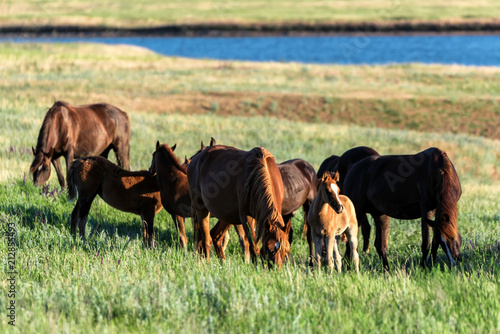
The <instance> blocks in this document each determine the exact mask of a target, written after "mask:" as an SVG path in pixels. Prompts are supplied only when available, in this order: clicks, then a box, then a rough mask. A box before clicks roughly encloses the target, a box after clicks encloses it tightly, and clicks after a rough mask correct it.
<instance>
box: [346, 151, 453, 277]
mask: <svg viewBox="0 0 500 334" xmlns="http://www.w3.org/2000/svg"><path fill="white" fill-rule="evenodd" d="M343 191H344V194H345V195H347V196H348V197H349V198H350V199H351V200H352V202H353V203H354V206H355V208H356V215H357V219H358V221H360V220H361V219H364V220H366V213H369V214H371V215H372V217H373V219H374V220H375V227H376V238H375V248H376V249H377V252H378V254H379V256H380V257H381V258H382V261H383V265H384V268H386V269H388V268H389V263H388V262H387V241H388V237H389V221H390V217H393V218H397V219H417V218H421V227H422V265H425V263H426V260H427V255H428V253H429V248H430V227H432V228H433V230H434V237H433V241H432V252H431V254H432V259H433V261H435V259H436V254H437V249H438V247H439V245H441V247H442V248H443V250H444V251H445V253H446V255H447V256H448V259H449V260H450V264H451V265H454V264H455V261H456V260H457V259H459V258H460V257H461V254H460V247H461V244H462V240H461V237H460V235H459V233H458V226H457V212H458V200H459V199H460V196H461V194H462V188H461V186H460V180H459V178H458V175H457V173H456V171H455V168H454V167H453V164H452V163H451V161H450V159H449V158H448V155H447V154H446V153H445V152H443V151H441V150H440V149H438V148H434V147H433V148H429V149H427V150H425V151H422V152H420V153H417V154H415V155H387V156H370V157H367V158H365V159H363V160H361V161H360V162H358V163H356V164H354V165H353V166H352V167H351V169H350V170H349V172H348V173H347V176H346V178H345V183H344V189H343ZM434 213H435V220H434V221H433V220H431V218H432V216H433V215H434Z"/></svg>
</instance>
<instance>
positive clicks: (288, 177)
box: [214, 159, 318, 258]
mask: <svg viewBox="0 0 500 334" xmlns="http://www.w3.org/2000/svg"><path fill="white" fill-rule="evenodd" d="M277 166H278V170H279V171H280V174H281V178H282V180H283V187H284V198H283V203H282V209H281V214H282V216H283V221H284V222H285V224H287V225H288V224H290V225H291V219H292V217H294V216H295V211H297V210H298V209H299V208H300V207H302V209H303V211H304V228H303V229H304V234H306V236H307V242H308V245H309V250H310V255H311V258H312V256H313V246H312V238H311V234H310V233H309V229H308V228H307V213H308V212H309V208H310V207H311V203H312V201H313V200H314V198H315V197H316V193H317V191H318V182H317V177H316V171H315V170H314V167H313V166H312V165H311V164H310V163H308V162H307V161H305V160H302V159H292V160H288V161H285V162H282V163H279V164H278V165H277ZM248 223H249V224H250V230H251V231H254V230H255V228H254V226H255V222H254V220H253V219H251V220H249V221H248ZM216 226H217V225H216ZM235 228H236V230H237V231H238V235H240V234H241V231H240V228H242V226H241V225H239V226H238V225H235ZM214 229H217V228H216V227H214ZM252 237H253V238H254V239H255V235H254V234H252ZM292 240H293V229H292V228H290V234H289V242H290V244H291V243H292ZM240 242H241V240H240ZM226 244H227V239H225V240H224V246H223V248H224V249H225V246H226ZM247 244H248V242H247V243H245V244H244V245H245V246H246V245H247ZM244 245H243V244H242V247H245V246H244ZM254 246H255V245H254ZM244 249H245V248H244ZM254 252H255V253H258V252H259V249H258V248H257V247H256V248H255V250H254ZM245 254H247V250H246V249H245Z"/></svg>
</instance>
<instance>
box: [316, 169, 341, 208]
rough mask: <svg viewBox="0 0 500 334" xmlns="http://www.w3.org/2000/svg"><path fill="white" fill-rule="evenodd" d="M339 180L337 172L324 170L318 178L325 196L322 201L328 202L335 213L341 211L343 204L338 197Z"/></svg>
mask: <svg viewBox="0 0 500 334" xmlns="http://www.w3.org/2000/svg"><path fill="white" fill-rule="evenodd" d="M338 181H339V172H338V171H336V172H329V171H326V172H325V173H324V174H323V176H322V177H321V180H320V188H323V193H324V196H325V199H324V201H325V202H326V203H328V204H329V205H330V206H331V207H332V209H333V210H335V212H336V213H342V211H343V210H344V206H343V205H342V202H341V201H340V198H339V192H340V188H339V186H338V184H337V182H338Z"/></svg>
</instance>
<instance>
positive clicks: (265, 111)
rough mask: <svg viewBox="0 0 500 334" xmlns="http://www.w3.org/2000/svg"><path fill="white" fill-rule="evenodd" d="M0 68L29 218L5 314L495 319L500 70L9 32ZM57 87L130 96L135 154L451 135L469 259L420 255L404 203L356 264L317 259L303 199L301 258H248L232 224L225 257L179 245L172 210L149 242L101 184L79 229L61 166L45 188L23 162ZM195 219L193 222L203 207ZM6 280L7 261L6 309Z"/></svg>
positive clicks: (67, 92)
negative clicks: (62, 41) (29, 39)
mask: <svg viewBox="0 0 500 334" xmlns="http://www.w3.org/2000/svg"><path fill="white" fill-rule="evenodd" d="M0 72H1V73H2V76H1V77H0V222H1V224H2V227H3V228H6V227H7V226H8V224H14V225H13V226H15V229H16V233H17V244H16V272H17V273H16V281H15V284H16V294H15V302H16V304H15V306H16V327H15V328H14V327H11V326H8V324H7V323H8V321H9V319H8V318H7V313H6V312H5V311H3V312H2V315H1V316H0V322H1V325H2V326H1V327H0V332H8V333H11V332H12V333H18V332H19V333H44V332H68V333H70V332H71V333H87V332H91V331H92V332H107V333H118V332H165V333H170V332H173V333H178V332H182V333H192V332H209V333H214V332H244V333H246V332H262V333H267V332H273V333H276V332H300V333H302V332H305V333H318V332H326V331H333V330H335V331H339V332H342V333H351V332H360V333H366V332H380V333H386V332H419V333H420V332H431V331H432V332H439V333H448V332H463V333H471V332H473V333H491V332H499V331H500V207H499V204H498V198H500V182H499V175H500V141H499V138H500V135H499V132H498V123H499V118H500V116H499V111H498V108H497V101H496V99H495V97H496V96H497V95H498V94H497V90H498V83H499V81H500V70H498V69H496V68H476V67H461V66H425V65H418V64H415V65H394V66H360V67H358V66H345V67H344V66H316V65H315V66H313V65H299V64H279V63H269V64H258V63H241V62H220V61H208V60H188V59H181V58H165V57H160V56H158V55H156V54H153V53H150V52H148V51H145V50H142V49H138V48H133V47H126V46H117V47H112V46H102V45H82V44H74V45H38V44H34V45H16V44H3V45H2V49H0ZM381 96H383V97H381ZM56 99H63V100H67V101H68V102H72V103H75V104H84V103H89V102H91V101H92V102H97V101H108V102H111V103H113V104H115V105H117V106H118V107H120V108H123V109H124V110H126V111H127V112H128V113H129V116H130V120H131V127H132V133H131V167H132V168H133V169H147V168H148V167H149V165H150V162H151V153H152V152H153V150H154V145H155V143H156V140H160V142H167V143H169V144H174V143H177V145H178V148H177V150H176V153H178V155H179V156H180V157H184V155H188V156H189V155H191V154H192V153H194V152H195V150H196V149H197V148H199V144H200V140H204V141H205V142H207V141H209V139H210V136H213V137H215V138H216V139H217V141H218V143H220V144H228V145H233V146H236V147H240V148H243V149H250V148H252V147H254V146H257V145H260V146H264V147H266V148H268V149H269V150H270V151H271V152H272V153H273V154H274V155H275V156H276V159H277V161H284V160H287V159H290V158H303V159H305V160H307V161H309V162H311V163H312V164H313V165H314V166H315V167H316V168H317V167H318V166H319V164H320V163H321V162H322V161H323V160H324V159H325V158H326V157H328V156H329V155H331V154H337V155H339V154H341V153H342V152H344V151H345V150H347V149H349V148H351V147H354V146H358V145H367V146H371V147H373V148H375V149H376V150H377V151H379V152H380V153H382V154H392V153H410V152H417V151H420V150H422V149H425V148H427V147H431V146H437V147H440V148H442V149H444V150H446V151H447V152H448V154H449V156H450V158H451V160H452V161H453V163H454V165H455V168H456V170H457V172H458V174H459V176H460V180H461V182H462V188H463V195H462V198H461V200H460V202H459V222H458V224H459V229H460V233H461V235H462V237H463V247H462V253H463V255H464V260H463V262H462V263H460V264H459V265H458V266H457V267H454V268H451V269H450V268H448V266H447V262H446V258H445V256H444V253H443V252H442V251H441V250H440V251H439V253H438V265H437V266H435V267H434V268H433V269H432V270H424V269H422V268H420V266H419V261H420V241H421V236H420V222H418V221H397V220H393V221H392V224H391V233H390V239H389V250H388V257H389V261H390V265H391V267H392V268H393V270H392V271H391V272H390V273H384V271H383V269H382V265H381V261H380V260H379V259H378V256H377V255H376V254H375V253H376V252H375V251H374V250H372V251H371V252H370V253H368V254H361V259H360V261H361V268H360V274H359V275H358V276H357V275H355V274H354V273H352V272H344V273H342V274H340V275H339V274H336V273H328V272H326V271H317V270H311V269H309V268H308V266H307V244H306V242H305V239H304V238H303V237H302V236H301V235H300V233H299V232H298V231H300V230H301V228H302V221H303V218H302V213H301V212H298V214H297V215H296V217H295V218H294V220H293V226H294V229H295V231H296V233H295V238H294V241H293V243H292V258H291V260H290V261H289V262H288V264H287V265H285V266H284V267H283V268H282V269H281V270H279V271H274V270H271V271H269V270H267V269H264V268H263V267H261V266H260V265H252V264H245V263H244V262H243V260H242V253H241V250H240V249H239V245H238V241H237V237H236V234H235V233H234V232H232V234H231V240H230V244H229V250H228V254H227V258H228V260H227V261H226V262H225V263H223V264H221V263H220V262H219V261H218V260H217V259H216V258H215V254H213V258H212V259H211V260H210V261H209V262H207V261H206V260H204V259H201V258H199V256H198V255H197V254H195V253H194V252H193V251H192V249H189V250H188V251H181V250H178V249H177V248H176V246H175V245H176V243H177V240H176V232H175V228H174V226H173V223H172V221H171V218H170V217H169V216H168V214H166V212H165V211H162V212H161V213H160V214H159V215H158V216H157V218H156V220H155V223H156V224H155V229H156V236H157V239H158V247H156V248H155V249H153V250H148V249H144V248H143V246H142V238H141V235H140V221H139V218H138V217H137V216H133V215H131V214H126V213H122V212H118V211H116V210H114V209H112V208H110V207H109V206H107V205H106V204H105V203H104V202H103V201H102V200H100V199H99V200H96V201H95V202H94V204H93V207H92V210H91V211H90V215H89V222H88V225H87V233H88V240H87V242H81V241H80V240H73V238H72V237H71V236H70V233H69V226H68V219H69V216H70V214H71V211H72V209H73V207H74V204H75V203H74V202H73V203H70V202H68V199H67V196H66V194H65V192H64V191H60V189H59V187H58V185H57V181H56V178H55V177H54V175H53V176H52V177H51V181H50V183H49V187H46V188H35V187H34V186H33V185H32V183H31V179H30V176H29V175H28V174H27V172H28V168H29V165H30V163H31V159H32V154H31V146H34V145H35V144H36V138H37V135H38V130H39V128H40V125H41V122H42V119H43V116H44V114H45V111H46V110H47V108H48V107H50V105H51V104H52V103H53V101H54V100H56ZM293 99H297V100H293ZM193 100H194V102H193ZM358 100H361V101H362V102H358ZM285 101H291V102H289V103H288V104H287V103H286V102H285ZM293 101H303V103H302V106H303V108H297V109H294V108H293V106H294V105H296V104H297V103H293ZM309 101H311V103H309ZM320 101H321V103H322V104H321V106H320V105H319V104H320ZM349 101H350V102H349ZM367 101H368V102H367ZM273 102H275V103H274V104H273ZM349 103H351V104H349ZM363 103H366V104H363ZM369 103H370V104H369ZM309 104H311V105H312V106H313V107H311V108H308V106H309ZM424 104H425V105H426V106H427V107H426V108H424V107H418V106H422V105H424ZM273 105H274V106H275V107H273ZM342 105H345V106H349V109H348V111H349V112H346V111H345V110H344V111H342V110H341V109H342ZM376 106H378V108H376ZM409 106H416V107H414V109H411V108H409ZM345 108H346V107H344V109H345ZM333 110H337V111H336V112H333ZM353 115H354V116H356V117H355V119H350V118H352V116H353ZM370 117H372V118H370ZM384 117H387V119H386V122H380V124H379V123H377V122H378V121H379V120H380V119H383V118H384ZM391 117H393V118H391ZM358 118H359V119H360V120H359V121H358V120H357V119H358ZM396 118H397V119H401V121H400V122H398V121H397V120H396V121H395V119H396ZM439 121H441V123H439ZM411 122H414V125H413V126H412V125H410V123H411ZM471 124H474V125H473V126H472V125H471ZM412 129H418V130H419V132H417V131H414V130H412ZM476 135H483V136H476ZM111 158H112V160H113V159H114V156H113V155H112V154H111ZM186 226H187V232H188V238H191V236H192V229H191V223H190V220H188V222H187V225H186ZM2 237H3V239H2V242H0V252H1V254H2V265H3V266H2V267H3V270H4V272H5V274H6V275H4V276H6V277H7V271H8V270H7V257H6V256H7V255H6V254H7V237H6V236H5V235H3V236H2ZM372 240H373V235H372ZM342 253H343V251H342ZM9 288H10V283H9V281H7V279H3V280H2V287H1V289H2V293H1V296H2V298H1V299H0V309H2V310H6V308H7V306H8V303H9V302H10V300H11V299H10V298H7V295H8V291H9Z"/></svg>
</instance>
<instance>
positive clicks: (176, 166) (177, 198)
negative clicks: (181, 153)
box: [149, 138, 249, 256]
mask: <svg viewBox="0 0 500 334" xmlns="http://www.w3.org/2000/svg"><path fill="white" fill-rule="evenodd" d="M213 145H215V139H213V138H212V139H211V141H210V146H213ZM176 147H177V145H174V146H172V147H170V146H169V145H168V144H160V142H159V141H157V143H156V150H155V152H154V153H153V159H152V161H151V166H150V168H149V172H150V173H152V174H154V175H156V180H157V182H158V186H159V188H160V195H161V202H162V205H163V207H164V208H165V210H167V212H168V213H169V214H170V215H171V216H172V220H173V221H174V224H175V227H176V229H177V233H178V235H179V244H180V246H181V247H182V248H185V247H186V245H187V236H186V230H185V222H184V220H185V218H187V217H191V197H190V195H189V184H188V179H187V166H188V165H189V163H190V162H191V161H190V160H191V159H187V157H185V159H184V163H183V164H180V160H179V158H178V157H177V156H176V155H175V153H174V151H175V149H176ZM205 148H206V146H205V145H203V142H201V148H200V150H199V151H198V153H199V152H201V151H202V150H204V149H205ZM237 227H238V228H237V229H236V230H237V233H238V236H239V237H240V243H241V245H242V248H243V250H244V252H245V256H249V255H248V254H249V253H248V241H245V240H244V239H246V235H245V232H244V231H243V230H242V229H240V228H239V227H241V225H239V226H237ZM225 240H227V239H225ZM245 242H246V244H247V245H246V249H247V251H245Z"/></svg>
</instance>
